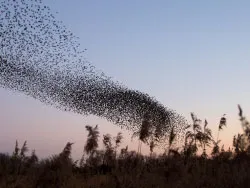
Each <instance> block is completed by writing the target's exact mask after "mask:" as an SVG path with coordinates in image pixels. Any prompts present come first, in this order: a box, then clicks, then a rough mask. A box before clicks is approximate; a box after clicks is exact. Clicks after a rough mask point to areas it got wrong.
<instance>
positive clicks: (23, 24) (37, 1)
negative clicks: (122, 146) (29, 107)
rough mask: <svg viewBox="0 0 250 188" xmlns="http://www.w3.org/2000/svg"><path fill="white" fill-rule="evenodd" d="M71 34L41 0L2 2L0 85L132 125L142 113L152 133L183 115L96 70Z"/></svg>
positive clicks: (162, 132) (163, 131)
mask: <svg viewBox="0 0 250 188" xmlns="http://www.w3.org/2000/svg"><path fill="white" fill-rule="evenodd" d="M83 53H84V50H83V51H82V50H81V48H80V45H79V43H78V38H77V37H75V36H74V35H73V34H72V33H71V32H70V31H69V30H68V29H67V28H66V27H65V26H63V25H62V23H61V22H59V21H57V20H56V18H55V17H54V15H53V14H52V13H51V10H50V8H49V7H48V6H45V5H43V3H42V1H41V0H1V2H0V85H1V87H3V88H6V89H10V90H13V91H18V92H22V93H25V94H26V95H28V96H31V97H33V98H35V99H38V100H40V101H41V102H43V103H46V104H49V105H53V106H55V107H57V108H59V109H63V110H66V111H73V112H75V113H79V114H83V115H90V114H92V115H96V116H99V117H102V118H105V119H107V120H109V121H111V122H113V123H114V124H117V125H119V126H121V127H125V128H127V129H129V130H131V131H138V130H140V128H141V124H142V120H143V117H144V115H145V114H148V117H150V122H151V127H150V131H151V133H154V135H155V137H158V138H163V137H165V136H166V135H167V133H169V132H170V130H171V127H175V132H176V133H178V135H183V134H182V133H183V128H184V127H185V123H186V122H185V120H184V118H183V117H182V116H180V115H178V114H177V113H175V112H174V111H172V110H170V109H167V108H166V107H164V106H163V105H162V104H160V103H159V102H158V101H156V100H155V99H154V98H152V97H150V96H148V95H147V94H144V93H141V92H139V91H136V90H130V89H128V88H127V87H125V86H123V85H122V84H120V83H118V82H114V81H112V80H111V79H110V78H109V77H107V76H105V74H104V73H102V72H100V71H97V70H96V69H95V67H93V66H92V65H91V64H89V63H88V62H87V61H86V60H84V58H83Z"/></svg>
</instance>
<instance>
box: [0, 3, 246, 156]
mask: <svg viewBox="0 0 250 188" xmlns="http://www.w3.org/2000/svg"><path fill="white" fill-rule="evenodd" d="M44 4H46V5H48V6H50V8H51V9H52V11H53V12H55V13H56V12H58V13H57V14H56V18H57V19H58V20H61V21H62V22H63V24H64V25H65V26H66V27H67V28H68V29H69V30H71V31H72V32H73V33H74V34H75V35H76V36H78V37H79V38H80V39H79V42H80V44H81V47H82V49H85V48H87V51H86V52H85V58H86V59H87V60H88V61H89V62H90V63H91V64H93V65H94V66H95V67H96V68H97V69H99V70H102V71H103V72H104V73H105V74H106V75H108V76H111V77H112V78H113V80H116V81H119V82H122V83H123V84H124V85H126V86H128V87H129V88H131V89H137V90H140V91H142V92H145V93H148V94H149V95H151V96H153V97H155V98H156V99H157V100H158V101H160V102H161V103H162V104H164V105H165V106H167V107H169V108H171V109H174V110H176V112H178V113H179V114H182V115H183V116H184V117H186V118H187V120H188V121H190V120H191V118H190V112H194V113H195V114H196V115H197V116H198V117H199V118H200V119H202V120H204V119H207V121H208V126H209V127H210V128H211V129H212V131H213V135H214V136H215V137H216V135H217V129H218V123H219V120H220V117H221V116H222V115H223V114H226V117H227V120H228V122H227V127H226V128H224V130H223V131H222V132H221V133H220V138H221V140H222V143H223V144H224V145H225V147H226V148H227V147H229V146H231V145H232V138H233V135H235V134H237V133H239V132H242V129H241V125H240V122H239V117H238V109H237V104H241V106H242V108H243V112H244V114H245V115H246V116H247V117H248V115H249V117H250V98H249V96H250V87H249V85H248V84H249V81H250V53H249V50H250V37H249V34H250V24H249V17H250V11H249V7H250V2H249V1H232V0H227V1H226V0H225V1H224V0H221V1H215V0H211V1H198V0H196V1H195V0H190V1H184V0H182V1H181V0H179V1H169V0H162V1H160V0H158V1H149V0H127V1H115V0H107V1H97V0H71V1H68V0H53V1H51V0H44ZM0 104H1V106H0V118H1V125H0V126H1V132H0V152H10V153H11V152H12V151H13V149H14V146H15V140H16V139H17V140H18V141H19V142H20V145H21V144H22V143H23V142H24V140H27V141H28V147H29V148H30V149H36V152H37V153H38V155H39V156H41V157H46V156H49V155H52V154H56V153H58V152H60V151H61V150H62V149H63V147H64V145H65V144H66V143H67V142H68V141H71V142H75V144H74V147H73V156H74V157H75V158H79V157H80V156H81V154H82V151H83V147H84V143H85V141H86V131H85V125H96V124H98V125H99V127H100V132H101V136H102V134H105V133H110V134H112V135H114V136H115V135H116V134H117V133H118V132H119V131H121V129H120V128H119V127H117V126H116V125H113V124H111V123H109V122H107V121H106V120H104V119H100V118H98V117H94V116H89V117H84V116H81V115H78V114H73V113H68V112H62V111H59V110H58V109H55V108H53V107H51V106H46V105H44V104H42V103H41V102H39V101H36V100H34V99H32V98H30V97H27V96H25V95H23V94H20V93H15V92H12V91H9V90H5V89H2V88H1V89H0ZM122 132H124V136H125V141H124V142H125V143H124V144H123V145H122V146H125V145H127V144H128V145H129V148H130V149H135V150H136V149H137V144H138V142H137V141H136V140H134V141H133V142H131V141H130V140H131V139H130V135H129V134H130V133H129V132H127V131H124V130H122ZM100 146H102V144H100ZM143 151H144V152H147V151H148V148H147V147H146V146H144V148H143Z"/></svg>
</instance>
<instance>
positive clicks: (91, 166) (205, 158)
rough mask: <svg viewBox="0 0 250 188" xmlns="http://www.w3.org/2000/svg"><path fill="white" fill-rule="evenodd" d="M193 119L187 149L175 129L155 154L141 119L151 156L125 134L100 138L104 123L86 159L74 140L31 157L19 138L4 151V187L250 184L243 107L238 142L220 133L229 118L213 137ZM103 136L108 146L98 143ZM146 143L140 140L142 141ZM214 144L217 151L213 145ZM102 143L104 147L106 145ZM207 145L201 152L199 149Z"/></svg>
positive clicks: (91, 137)
mask: <svg viewBox="0 0 250 188" xmlns="http://www.w3.org/2000/svg"><path fill="white" fill-rule="evenodd" d="M191 117H192V123H191V124H190V125H189V126H187V127H186V131H185V140H184V142H183V147H182V148H181V149H177V148H176V144H175V139H176V133H175V130H174V129H172V130H171V133H170V137H169V138H168V139H167V140H166V147H165V152H164V153H163V154H158V155H157V154H155V153H154V152H153V151H154V147H155V146H156V145H157V142H153V141H150V139H149V137H150V136H151V134H152V133H149V132H147V127H149V126H150V121H148V120H147V119H146V118H145V119H144V120H143V122H142V123H141V129H140V132H139V133H135V136H136V137H137V138H138V139H139V140H140V141H141V142H142V143H146V144H148V146H149V147H150V152H151V153H150V155H149V156H145V155H142V154H141V153H140V148H138V151H137V152H136V151H129V149H128V147H125V148H120V144H121V143H122V141H123V136H122V133H118V134H117V135H116V136H114V137H113V136H112V135H110V134H105V135H103V136H102V137H100V133H99V131H98V126H94V127H92V126H86V127H85V128H86V131H87V132H88V137H87V140H86V143H85V146H84V148H83V156H82V158H81V159H79V160H77V161H74V160H73V159H72V157H71V148H72V146H73V143H70V142H68V143H67V144H66V146H65V148H64V149H63V150H62V152H61V153H59V154H58V155H54V156H51V157H49V158H47V159H41V160H39V159H38V157H37V156H36V154H35V151H32V153H31V155H30V156H28V155H27V152H28V147H27V142H24V144H23V145H22V147H19V145H18V142H16V146H15V149H14V151H13V153H12V154H11V155H9V154H3V153H2V154H0V187H1V188H9V187H19V188H22V187H23V188H29V187H30V188H34V187H37V188H38V187H39V188H42V187H44V188H47V187H51V188H53V187H55V188H57V187H60V188H70V187H72V188H73V187H79V188H80V187H82V188H86V187H89V188H105V187H106V188H111V187H115V188H127V187H129V188H137V187H140V188H147V187H160V188H161V187H162V188H163V187H178V188H182V187H204V188H206V187H216V188H217V187H249V186H250V182H249V178H250V175H249V174H250V166H249V164H250V124H249V122H248V121H247V119H246V118H245V116H244V115H243V111H242V109H241V107H240V106H239V117H240V122H241V125H242V128H243V133H242V134H237V135H235V136H234V138H233V147H232V148H228V149H225V148H224V146H223V145H222V144H221V143H220V137H219V133H220V132H221V131H222V130H223V128H225V127H226V123H227V121H226V117H224V116H223V117H221V119H220V121H219V123H218V133H217V137H216V138H213V137H212V132H211V130H210V129H209V128H208V122H207V120H205V121H204V122H202V121H201V120H200V119H198V118H197V117H196V116H195V114H194V113H191ZM99 139H102V143H103V147H100V146H99V145H98V143H99V142H98V140H99ZM139 147H140V144H139ZM208 147H212V152H211V154H209V153H207V150H206V149H207V148H208ZM101 148H102V149H101ZM198 150H201V151H202V152H201V154H198Z"/></svg>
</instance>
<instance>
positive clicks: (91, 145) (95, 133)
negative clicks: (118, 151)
mask: <svg viewBox="0 0 250 188" xmlns="http://www.w3.org/2000/svg"><path fill="white" fill-rule="evenodd" d="M85 128H86V130H87V131H88V138H87V142H86V144H85V147H84V151H85V152H86V153H87V154H91V155H93V153H94V152H95V151H96V149H97V148H98V138H99V130H98V125H96V126H95V127H94V128H93V127H91V126H89V125H87V126H85Z"/></svg>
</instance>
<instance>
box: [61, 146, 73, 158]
mask: <svg viewBox="0 0 250 188" xmlns="http://www.w3.org/2000/svg"><path fill="white" fill-rule="evenodd" d="M73 144H74V143H70V142H68V143H67V144H66V145H65V147H64V149H63V151H62V152H61V153H60V156H61V157H63V158H65V159H69V158H70V155H71V150H72V145H73Z"/></svg>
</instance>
